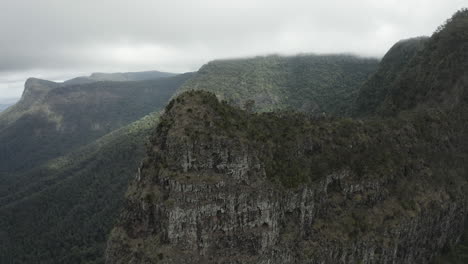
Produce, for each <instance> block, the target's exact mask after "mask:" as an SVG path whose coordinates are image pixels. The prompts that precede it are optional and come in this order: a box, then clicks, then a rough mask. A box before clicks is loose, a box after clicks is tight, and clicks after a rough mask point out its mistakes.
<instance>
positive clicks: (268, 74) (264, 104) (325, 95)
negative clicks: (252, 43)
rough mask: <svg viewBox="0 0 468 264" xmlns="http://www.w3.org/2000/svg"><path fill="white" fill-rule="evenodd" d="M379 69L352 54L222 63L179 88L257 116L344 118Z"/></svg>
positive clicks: (372, 61) (210, 66)
mask: <svg viewBox="0 0 468 264" xmlns="http://www.w3.org/2000/svg"><path fill="white" fill-rule="evenodd" d="M377 65H378V60H376V59H365V58H358V57H353V56H348V55H298V56H290V57H282V56H267V57H255V58H250V59H235V60H218V61H212V62H210V63H208V64H206V65H204V66H203V67H202V68H201V69H200V70H199V71H198V72H197V74H196V75H195V77H194V78H193V79H191V80H189V81H188V82H187V83H186V84H185V85H184V86H183V87H182V89H181V92H182V91H187V90H205V91H209V92H213V93H215V94H216V95H217V96H218V97H219V98H221V99H224V100H227V101H228V102H229V103H232V104H235V105H240V106H243V105H244V104H245V103H246V102H247V101H249V100H253V102H254V103H255V104H254V107H253V109H254V110H256V111H260V112H264V111H272V110H281V109H295V110H299V111H303V112H312V113H322V112H327V113H332V114H340V115H343V114H346V113H348V112H349V109H350V106H351V105H352V104H353V102H354V100H355V97H356V96H357V92H358V90H359V88H360V87H361V85H362V84H363V83H364V81H366V80H367V78H368V77H369V75H370V74H372V73H374V72H375V70H376V68H377Z"/></svg>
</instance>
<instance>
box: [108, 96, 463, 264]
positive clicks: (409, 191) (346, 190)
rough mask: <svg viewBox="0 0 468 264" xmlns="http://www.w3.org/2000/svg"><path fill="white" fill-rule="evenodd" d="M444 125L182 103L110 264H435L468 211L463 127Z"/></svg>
mask: <svg viewBox="0 0 468 264" xmlns="http://www.w3.org/2000/svg"><path fill="white" fill-rule="evenodd" d="M435 114H436V113H430V114H428V113H426V112H422V113H414V114H412V115H408V116H407V117H405V118H404V119H403V118H401V119H389V120H381V121H355V120H350V119H326V118H325V119H320V118H311V117H310V116H306V115H300V114H284V113H283V114H278V113H265V114H260V115H259V114H251V113H248V112H246V111H243V110H240V109H236V108H233V107H231V106H229V105H228V104H225V103H224V104H223V103H221V102H219V101H218V100H217V99H216V97H215V96H214V95H212V94H208V93H206V92H187V93H184V94H182V95H180V96H179V97H177V98H176V99H175V100H173V101H172V102H171V103H170V104H169V106H168V108H167V111H166V113H165V114H164V115H163V116H162V117H161V122H160V123H159V125H158V127H157V129H156V132H155V134H154V135H153V136H152V138H151V145H150V147H149V148H148V151H147V156H146V158H145V159H144V160H143V163H142V165H141V166H140V170H139V174H138V175H137V176H136V178H135V180H134V181H133V184H132V185H131V186H130V187H129V189H128V191H127V198H126V199H127V201H126V203H125V204H126V207H125V210H124V212H123V213H122V215H121V217H120V220H119V222H118V223H117V224H116V226H115V228H114V230H113V232H112V234H111V236H110V238H109V239H110V240H109V243H108V248H107V263H156V262H157V263H236V262H242V263H262V262H265V263H339V262H340V261H343V263H359V262H362V263H428V262H429V261H430V260H432V259H434V257H435V256H437V255H438V254H439V253H440V252H441V251H442V250H443V249H444V248H450V247H451V246H453V245H455V244H456V242H457V241H458V239H459V237H460V231H461V230H463V226H464V221H465V215H466V212H467V209H468V207H467V206H466V203H465V201H466V200H465V199H466V198H465V190H466V182H465V178H464V173H463V172H464V170H460V171H456V169H455V168H460V169H461V168H465V165H464V164H465V163H464V162H466V159H461V158H460V157H459V154H460V153H461V152H460V151H461V150H460V149H458V148H457V147H455V146H451V145H450V143H455V142H458V141H460V139H459V138H457V137H455V136H454V135H452V134H451V133H452V132H453V131H452V129H451V128H452V127H454V124H452V122H454V123H455V120H452V121H447V120H450V119H448V118H447V115H446V114H443V113H437V115H435ZM428 118H429V119H428ZM428 125H431V126H432V127H433V128H434V131H432V130H428V129H426V128H427V126H428ZM451 169H452V170H451ZM447 171H451V175H450V176H448V175H447V173H446V172H447Z"/></svg>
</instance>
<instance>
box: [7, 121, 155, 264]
mask: <svg viewBox="0 0 468 264" xmlns="http://www.w3.org/2000/svg"><path fill="white" fill-rule="evenodd" d="M158 116H159V115H158V114H156V113H155V114H151V115H149V116H147V117H144V118H143V119H141V120H139V121H137V122H134V123H132V124H130V125H128V126H126V127H123V128H121V129H119V130H117V131H114V132H112V133H110V134H108V135H106V136H104V137H102V138H100V139H99V140H97V141H95V142H93V143H91V144H89V145H87V146H84V147H82V148H80V149H78V150H76V151H74V152H72V153H70V154H68V155H66V156H63V157H61V158H58V159H55V160H51V161H48V162H47V163H45V164H44V165H42V166H40V167H38V168H35V169H34V170H32V171H29V172H27V173H23V174H16V175H15V176H16V177H15V179H16V181H15V184H14V185H9V186H8V195H7V196H3V197H1V198H0V226H2V229H1V232H0V244H1V245H2V246H1V247H0V263H103V261H104V260H103V257H104V248H105V242H106V239H107V235H108V233H109V231H110V229H111V227H112V225H113V223H114V219H116V217H117V212H118V211H119V209H120V207H121V205H122V203H123V197H124V192H125V190H126V189H127V187H128V181H129V180H130V179H131V178H132V177H133V175H135V173H136V172H137V166H138V163H139V162H140V160H141V159H142V158H143V157H144V146H145V143H146V142H147V141H148V136H149V134H150V131H151V130H152V128H153V127H154V126H155V125H156V124H157V122H158ZM32 179H34V180H32ZM2 183H3V182H2ZM2 187H6V186H4V185H2ZM5 191H6V190H4V191H2V192H5Z"/></svg>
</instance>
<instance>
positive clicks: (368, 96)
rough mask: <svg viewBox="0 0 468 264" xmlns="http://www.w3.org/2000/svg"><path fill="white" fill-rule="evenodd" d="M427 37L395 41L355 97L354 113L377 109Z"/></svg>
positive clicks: (367, 112) (373, 111)
mask: <svg viewBox="0 0 468 264" xmlns="http://www.w3.org/2000/svg"><path fill="white" fill-rule="evenodd" d="M427 40H428V38H427V37H419V38H412V39H405V40H401V41H399V42H397V43H396V44H395V45H393V46H392V47H391V48H390V50H389V51H388V52H387V53H386V54H385V56H384V57H383V58H382V61H381V62H380V64H379V67H378V69H377V72H375V73H374V74H372V75H371V77H370V78H369V80H367V81H366V82H365V83H364V85H363V86H362V88H361V89H360V91H359V95H358V97H357V98H356V106H355V107H356V108H355V109H354V110H353V112H354V114H355V115H370V114H373V113H375V112H376V111H377V108H378V107H379V106H380V105H381V104H382V103H383V100H385V98H386V97H387V95H388V92H389V90H390V89H391V87H392V86H393V85H395V84H394V82H395V81H396V79H398V78H399V76H400V74H402V72H403V71H404V70H405V67H406V66H407V65H408V64H409V62H410V61H411V59H413V57H415V56H416V54H417V53H418V51H420V50H421V49H423V48H424V44H425V43H426V42H427Z"/></svg>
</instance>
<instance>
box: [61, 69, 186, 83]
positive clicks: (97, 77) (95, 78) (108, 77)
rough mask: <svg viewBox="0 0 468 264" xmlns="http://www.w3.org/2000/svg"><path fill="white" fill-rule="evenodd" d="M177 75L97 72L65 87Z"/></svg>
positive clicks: (71, 81) (154, 72)
mask: <svg viewBox="0 0 468 264" xmlns="http://www.w3.org/2000/svg"><path fill="white" fill-rule="evenodd" d="M175 75H177V74H176V73H169V72H160V71H143V72H117V73H101V72H95V73H92V74H91V75H90V76H81V77H76V78H73V79H70V80H67V81H65V82H63V84H64V85H73V84H85V83H91V82H100V81H112V82H128V81H147V80H155V79H159V78H164V77H173V76H175Z"/></svg>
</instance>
